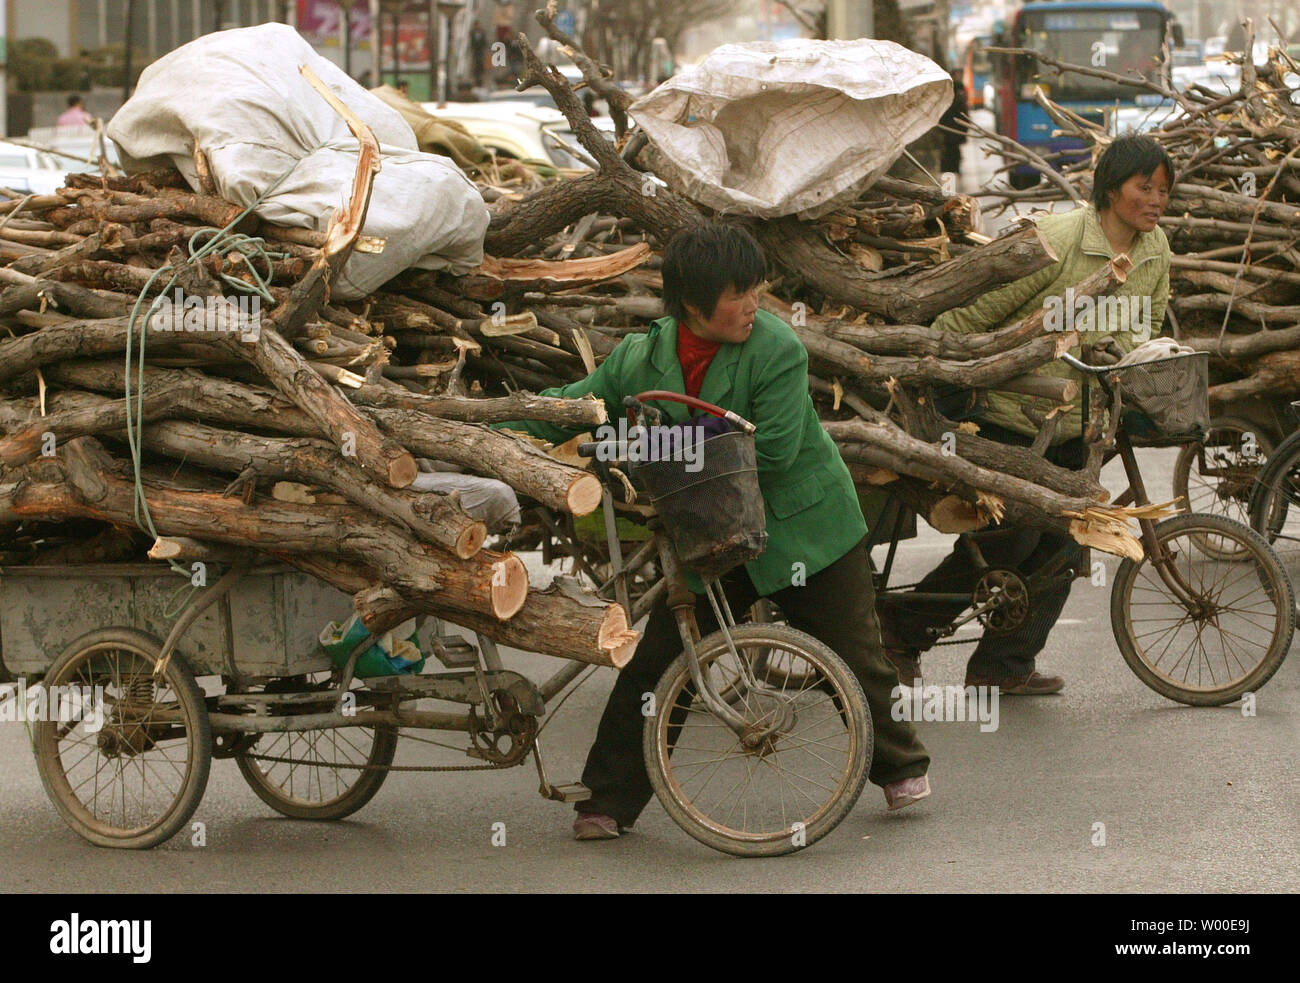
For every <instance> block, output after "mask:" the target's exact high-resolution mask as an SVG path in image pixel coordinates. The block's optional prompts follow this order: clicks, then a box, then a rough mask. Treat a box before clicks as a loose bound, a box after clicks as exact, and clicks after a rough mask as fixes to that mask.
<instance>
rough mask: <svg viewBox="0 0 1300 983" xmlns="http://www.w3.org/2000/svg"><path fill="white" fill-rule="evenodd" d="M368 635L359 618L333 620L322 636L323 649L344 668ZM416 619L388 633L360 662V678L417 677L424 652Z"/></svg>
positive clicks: (362, 655) (357, 674)
mask: <svg viewBox="0 0 1300 983" xmlns="http://www.w3.org/2000/svg"><path fill="white" fill-rule="evenodd" d="M367 634H368V632H367V631H366V626H365V625H363V624H362V623H361V619H360V618H359V617H358V616H357V615H355V614H354V615H353V616H352V617H351V618H349V619H348V620H347V621H345V622H342V623H340V622H337V621H331V622H330V623H329V624H327V625H326V626H325V627H324V628H322V629H321V633H320V644H321V648H323V649H324V650H325V654H326V655H328V656H329V657H330V659H331V661H333V663H334V665H335V666H337V667H338V668H340V669H342V668H343V667H344V666H346V665H347V663H348V656H349V655H351V654H352V650H353V649H354V648H356V646H357V645H358V644H360V642H361V640H362V639H364V638H365V637H366V635H367ZM417 635H418V631H417V629H416V627H415V619H414V618H412V619H410V620H409V621H404V622H402V623H401V624H400V625H398V626H397V627H396V628H394V629H393V630H392V631H386V632H384V634H382V635H380V636H379V638H378V639H376V641H375V644H374V645H372V646H370V648H368V649H366V650H365V651H364V652H362V653H361V655H360V657H359V658H358V659H357V666H356V673H355V675H356V678H357V679H369V678H370V677H372V676H401V675H414V674H415V673H418V672H419V671H420V670H421V669H423V668H424V660H425V656H424V653H423V652H422V651H421V650H420V641H419V638H418V637H417Z"/></svg>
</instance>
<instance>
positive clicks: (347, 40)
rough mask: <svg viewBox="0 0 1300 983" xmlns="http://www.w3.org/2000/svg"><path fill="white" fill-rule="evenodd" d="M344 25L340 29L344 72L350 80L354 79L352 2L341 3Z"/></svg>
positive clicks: (342, 1)
mask: <svg viewBox="0 0 1300 983" xmlns="http://www.w3.org/2000/svg"><path fill="white" fill-rule="evenodd" d="M339 8H340V13H341V14H342V15H343V16H342V18H341V19H342V23H341V24H340V25H339V29H340V30H341V31H342V32H343V71H344V73H345V74H346V75H347V77H348V78H351V77H352V0H341V2H340V3H339Z"/></svg>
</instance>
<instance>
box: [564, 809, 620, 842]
mask: <svg viewBox="0 0 1300 983" xmlns="http://www.w3.org/2000/svg"><path fill="white" fill-rule="evenodd" d="M619 832H620V831H619V826H618V823H617V822H616V821H615V820H614V819H613V818H612V817H610V816H602V815H599V814H598V813H594V812H580V813H578V818H576V819H575V820H574V821H573V838H574V839H575V840H616V839H618V836H619Z"/></svg>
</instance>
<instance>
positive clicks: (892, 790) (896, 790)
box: [885, 775, 930, 812]
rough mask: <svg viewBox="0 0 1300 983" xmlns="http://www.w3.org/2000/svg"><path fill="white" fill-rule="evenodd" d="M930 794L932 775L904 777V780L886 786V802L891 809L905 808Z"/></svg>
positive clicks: (891, 810)
mask: <svg viewBox="0 0 1300 983" xmlns="http://www.w3.org/2000/svg"><path fill="white" fill-rule="evenodd" d="M929 794H930V776H929V775H922V776H921V777H920V778H904V779H903V780H902V781H898V782H890V783H889V784H888V785H886V786H885V802H886V803H887V804H888V806H889V811H890V812H893V811H894V810H895V809H903V808H906V807H907V806H910V805H911V804H912V803H913V802H920V801H921V800H922V799H924V798H926V797H927V796H929Z"/></svg>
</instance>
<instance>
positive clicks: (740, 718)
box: [660, 541, 779, 747]
mask: <svg viewBox="0 0 1300 983" xmlns="http://www.w3.org/2000/svg"><path fill="white" fill-rule="evenodd" d="M660 560H661V562H662V563H663V565H664V577H665V580H667V582H668V584H669V589H668V607H669V609H670V610H671V611H672V612H673V617H674V618H676V619H677V631H678V634H680V635H681V638H682V648H683V649H684V650H685V652H686V665H687V668H688V669H689V670H690V674H691V683H692V684H693V685H694V686H695V692H696V693H697V694H698V695H699V697H700V699H701V700H702V701H703V703H704V705H705V706H706V707H708V708H709V712H710V713H712V714H713V715H714V716H715V717H717V718H718V719H719V720H721V721H722V722H723V723H725V724H726V725H727V726H728V727H729V728H730V729H731V730H732V731H733V732H734V733H735V734H736V736H737V737H739V738H740V739H741V741H742V742H743V743H744V744H745V745H746V746H747V747H754V746H757V745H758V744H759V743H761V742H762V741H763V739H764V738H766V737H767V736H769V734H770V733H771V732H772V731H773V730H774V729H775V726H769V727H764V728H761V729H759V728H756V727H755V721H754V720H750V719H746V718H745V716H744V715H742V714H740V713H738V712H737V711H736V709H735V707H734V706H733V705H732V703H731V702H729V701H727V700H725V699H723V697H722V696H721V695H720V694H719V693H718V691H717V688H716V687H715V686H714V683H713V680H712V679H710V678H709V675H708V674H707V673H706V672H705V671H704V667H703V666H702V665H701V664H700V657H699V653H698V652H697V651H696V648H695V643H696V642H697V641H699V638H700V626H699V623H698V622H697V621H696V620H695V595H694V594H693V593H691V591H690V589H689V588H688V587H687V586H686V581H685V578H684V577H683V576H682V574H681V568H680V567H679V566H678V562H677V556H676V552H675V551H674V550H673V548H672V545H671V544H670V543H668V542H666V541H665V542H664V544H663V546H662V547H661V549H660ZM704 592H705V595H706V596H707V597H708V599H709V604H710V606H711V607H712V608H713V614H714V617H715V618H716V619H717V622H718V626H719V628H720V629H721V631H722V637H723V638H724V639H725V640H726V643H727V650H728V651H729V652H730V653H731V656H732V658H733V659H734V660H735V663H736V666H737V667H738V671H739V673H740V679H739V680H737V683H736V685H737V686H738V687H740V688H741V690H740V693H739V694H738V697H739V699H738V702H743V700H744V698H745V695H746V694H747V693H749V692H752V691H754V690H756V689H758V687H759V684H758V680H757V679H756V678H755V677H754V672H753V667H752V666H750V664H749V661H748V660H747V659H743V658H741V656H740V653H739V652H737V651H736V646H735V643H734V642H733V641H732V639H731V629H732V628H734V627H735V626H736V619H735V617H734V616H733V615H732V613H731V605H730V604H728V603H727V595H726V593H725V592H724V591H723V589H722V584H721V583H719V582H718V581H717V580H716V579H714V580H707V581H705V583H704ZM776 719H779V715H774V720H776Z"/></svg>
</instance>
